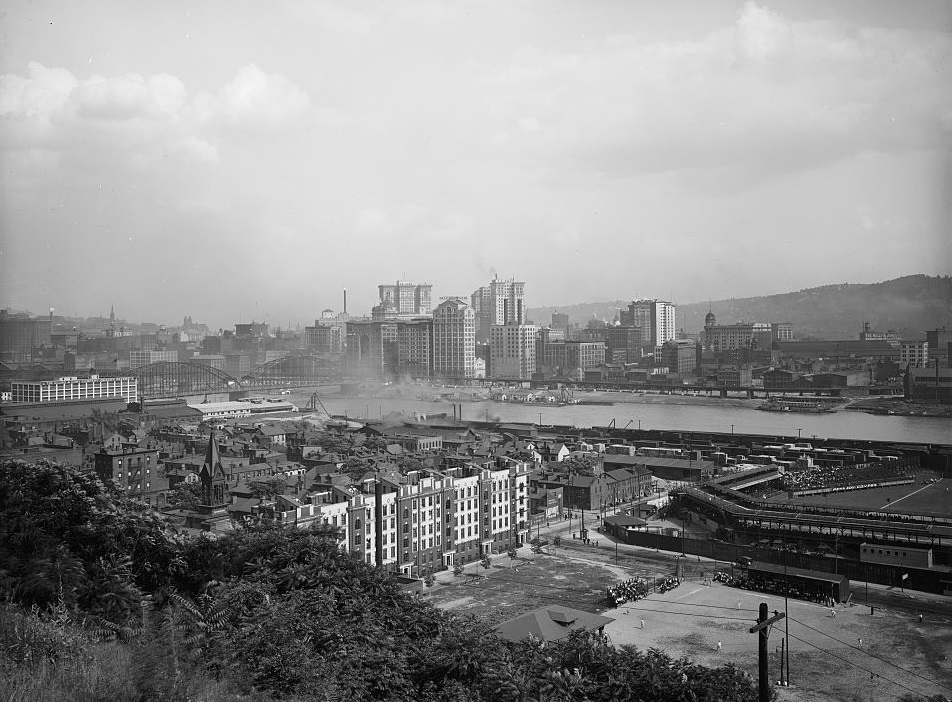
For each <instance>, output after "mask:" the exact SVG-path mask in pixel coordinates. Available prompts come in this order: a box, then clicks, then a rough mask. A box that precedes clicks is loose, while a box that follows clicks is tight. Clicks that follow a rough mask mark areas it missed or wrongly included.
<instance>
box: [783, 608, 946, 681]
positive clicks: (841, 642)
mask: <svg viewBox="0 0 952 702" xmlns="http://www.w3.org/2000/svg"><path fill="white" fill-rule="evenodd" d="M790 620H791V621H793V622H796V623H797V624H799V625H800V626H802V627H806V628H807V629H810V630H812V631H815V632H817V633H818V634H823V635H824V636H827V637H829V638H831V639H833V640H834V641H836V642H837V643H839V644H842V645H844V646H848V647H849V648H852V649H853V650H855V651H860V652H862V653H864V654H866V655H867V656H869V657H870V658H875V659H876V660H877V661H880V662H881V663H885V664H886V665H891V666H893V667H894V668H898V669H899V670H901V671H902V672H904V673H908V674H909V675H913V676H915V677H917V678H920V679H922V680H925V681H926V682H928V683H932V684H933V685H938V686H939V687H940V688H942V689H943V690H948V689H949V688H948V687H946V686H945V684H943V683H942V682H941V681H939V680H933V679H932V678H927V677H926V676H924V675H920V674H919V673H917V672H916V671H914V670H909V669H908V668H903V667H902V666H901V665H899V664H898V663H893V662H892V661H889V660H886V659H885V658H880V657H879V656H877V655H875V654H874V653H870V652H869V651H867V650H865V649H862V648H860V647H859V646H856V645H854V644H852V643H849V642H848V641H842V640H841V639H838V638H836V637H835V636H833V635H832V634H828V633H826V632H825V631H822V630H820V629H817V628H816V627H812V626H810V625H809V624H806V623H804V622H801V621H799V620H797V619H794V618H793V617H790Z"/></svg>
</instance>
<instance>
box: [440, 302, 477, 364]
mask: <svg viewBox="0 0 952 702" xmlns="http://www.w3.org/2000/svg"><path fill="white" fill-rule="evenodd" d="M475 360H476V315H475V314H474V313H473V309H472V307H470V306H469V305H468V304H466V303H465V302H463V301H462V300H459V299H449V300H446V301H445V302H442V303H440V304H439V305H437V307H436V309H435V310H434V311H433V374H434V375H435V376H437V377H443V378H472V377H474V375H475V371H474V362H475Z"/></svg>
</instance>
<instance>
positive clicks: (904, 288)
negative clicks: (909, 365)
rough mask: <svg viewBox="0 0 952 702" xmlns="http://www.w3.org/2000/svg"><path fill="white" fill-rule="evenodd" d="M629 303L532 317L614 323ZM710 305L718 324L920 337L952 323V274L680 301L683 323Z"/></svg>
mask: <svg viewBox="0 0 952 702" xmlns="http://www.w3.org/2000/svg"><path fill="white" fill-rule="evenodd" d="M629 302H630V300H612V301H608V302H591V303H581V304H576V305H564V306H561V307H536V308H529V309H528V313H527V317H528V318H529V319H532V320H534V321H535V322H536V323H542V324H548V323H549V322H550V321H551V320H552V313H553V312H563V313H565V314H568V315H569V318H570V319H571V321H573V322H577V323H580V324H583V325H584V324H585V323H586V322H587V320H589V319H592V318H593V317H595V318H598V319H604V320H606V321H609V322H611V321H612V320H613V319H614V318H615V317H616V316H617V314H618V312H619V310H622V309H627V306H628V303H629ZM709 304H710V308H711V309H712V310H713V312H714V314H715V316H716V317H717V322H718V323H719V324H731V323H734V322H741V321H749V322H755V321H756V322H790V323H791V324H793V330H794V335H795V336H796V337H797V338H799V339H802V338H806V337H815V338H819V339H855V338H858V336H859V333H860V332H861V331H862V330H863V322H869V323H870V325H871V326H872V328H873V329H875V330H877V331H886V330H889V329H893V330H895V331H897V332H899V333H901V334H902V335H903V336H907V337H910V338H915V337H919V336H922V334H923V332H925V331H926V330H927V329H935V328H937V327H943V326H944V327H946V328H952V277H949V276H927V275H908V276H904V277H902V278H896V279H894V280H887V281H884V282H882V283H869V284H857V283H842V284H838V285H824V286H822V287H818V288H807V289H804V290H798V291H796V292H789V293H782V294H779V295H766V296H762V297H742V298H733V299H729V300H713V301H711V302H710V303H708V302H706V301H705V302H695V303H689V304H678V312H677V325H678V328H679V329H684V330H685V331H687V332H697V331H700V330H701V329H703V328H704V316H705V315H706V314H707V311H708V305H709Z"/></svg>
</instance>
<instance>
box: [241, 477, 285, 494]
mask: <svg viewBox="0 0 952 702" xmlns="http://www.w3.org/2000/svg"><path fill="white" fill-rule="evenodd" d="M247 485H248V489H249V490H251V494H252V495H254V496H255V497H257V498H259V499H266V500H267V499H273V498H275V497H277V496H278V495H281V494H283V493H284V489H285V477H284V476H283V475H266V476H264V477H261V478H252V479H251V480H249V481H248V482H247Z"/></svg>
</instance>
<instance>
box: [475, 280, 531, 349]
mask: <svg viewBox="0 0 952 702" xmlns="http://www.w3.org/2000/svg"><path fill="white" fill-rule="evenodd" d="M525 292H526V284H525V283H523V282H517V281H516V280H514V279H510V280H499V279H498V278H495V279H494V280H493V281H492V282H491V283H490V284H489V285H486V286H483V287H481V288H479V289H478V290H476V291H475V292H474V293H473V294H472V295H471V296H470V302H471V303H472V307H473V311H474V312H475V313H476V341H477V343H481V344H484V343H486V341H487V340H488V339H489V328H490V327H492V326H493V325H494V324H510V323H516V324H524V323H525V321H526V318H525Z"/></svg>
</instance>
